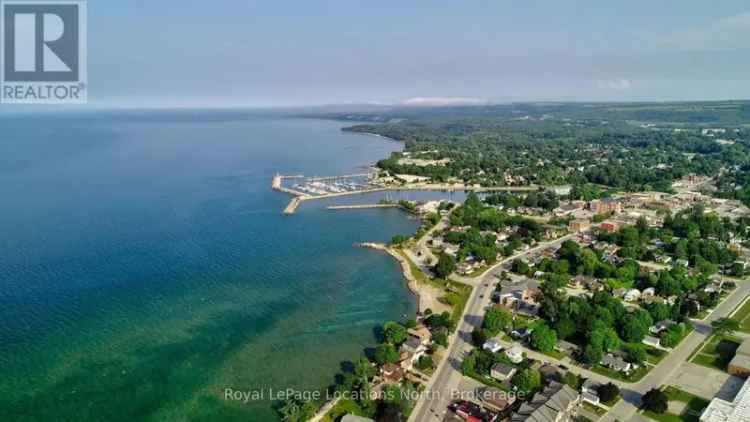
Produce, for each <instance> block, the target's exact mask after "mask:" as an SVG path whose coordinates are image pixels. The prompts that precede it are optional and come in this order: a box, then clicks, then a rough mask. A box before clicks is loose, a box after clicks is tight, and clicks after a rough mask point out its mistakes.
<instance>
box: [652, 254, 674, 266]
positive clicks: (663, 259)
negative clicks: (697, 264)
mask: <svg viewBox="0 0 750 422" xmlns="http://www.w3.org/2000/svg"><path fill="white" fill-rule="evenodd" d="M656 262H658V263H659V264H662V265H669V264H671V263H672V257H671V256H668V255H659V256H657V257H656Z"/></svg>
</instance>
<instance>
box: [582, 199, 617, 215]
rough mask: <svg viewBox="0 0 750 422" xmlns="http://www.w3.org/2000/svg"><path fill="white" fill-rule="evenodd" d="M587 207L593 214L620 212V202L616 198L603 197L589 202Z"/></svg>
mask: <svg viewBox="0 0 750 422" xmlns="http://www.w3.org/2000/svg"><path fill="white" fill-rule="evenodd" d="M589 209H590V210H591V211H593V212H594V213H595V214H609V213H614V214H619V213H620V212H622V204H621V203H620V201H618V200H616V199H612V198H605V199H601V200H595V201H591V202H589Z"/></svg>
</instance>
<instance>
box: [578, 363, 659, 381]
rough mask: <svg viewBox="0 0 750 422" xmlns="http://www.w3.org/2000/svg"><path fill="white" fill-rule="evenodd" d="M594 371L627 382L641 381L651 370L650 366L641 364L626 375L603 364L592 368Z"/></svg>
mask: <svg viewBox="0 0 750 422" xmlns="http://www.w3.org/2000/svg"><path fill="white" fill-rule="evenodd" d="M591 370H592V371H594V372H596V373H597V374H600V375H604V376H605V377H609V378H614V379H616V380H620V381H625V382H638V381H640V380H641V379H642V378H643V377H644V376H646V374H647V373H648V371H649V368H648V367H647V366H646V365H643V366H641V367H640V368H638V369H636V370H635V371H631V372H630V375H625V374H623V373H622V372H618V371H615V370H612V369H609V368H607V367H604V366H601V365H595V366H594V367H592V368H591Z"/></svg>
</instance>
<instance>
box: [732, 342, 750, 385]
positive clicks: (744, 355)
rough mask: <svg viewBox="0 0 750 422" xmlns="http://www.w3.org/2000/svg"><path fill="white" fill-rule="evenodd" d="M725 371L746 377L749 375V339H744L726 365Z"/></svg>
mask: <svg viewBox="0 0 750 422" xmlns="http://www.w3.org/2000/svg"><path fill="white" fill-rule="evenodd" d="M727 372H729V373H730V374H731V375H734V376H736V377H740V378H745V379H747V378H748V376H750V341H749V340H745V341H743V342H742V344H741V345H740V347H738V348H737V351H736V352H735V354H734V358H732V360H731V361H730V362H729V365H727Z"/></svg>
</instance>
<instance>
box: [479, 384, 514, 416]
mask: <svg viewBox="0 0 750 422" xmlns="http://www.w3.org/2000/svg"><path fill="white" fill-rule="evenodd" d="M479 399H480V401H481V402H482V403H483V404H485V405H486V406H487V407H489V408H490V409H491V410H494V411H497V412H502V411H504V410H505V409H507V408H508V407H509V406H510V405H512V404H513V403H515V402H516V395H515V394H513V393H508V392H507V391H503V390H500V389H499V388H494V387H487V388H483V389H482V390H480V391H479Z"/></svg>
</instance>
